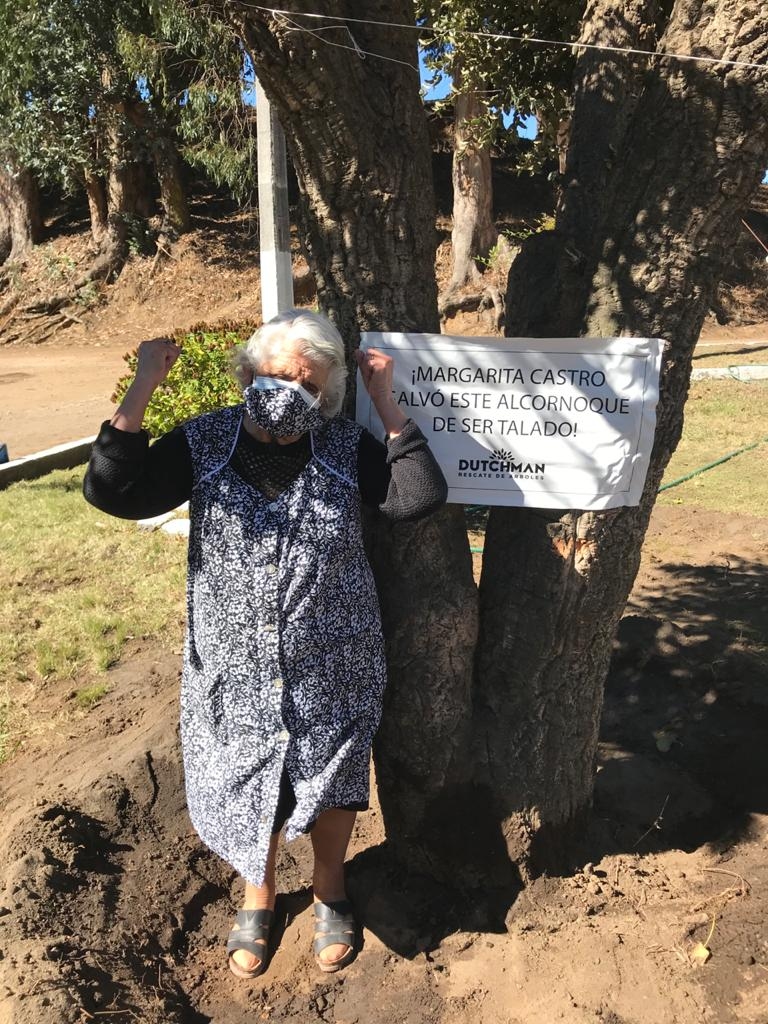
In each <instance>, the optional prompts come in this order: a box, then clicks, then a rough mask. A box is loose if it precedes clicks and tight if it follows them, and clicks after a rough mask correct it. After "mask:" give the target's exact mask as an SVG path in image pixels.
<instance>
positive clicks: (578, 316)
mask: <svg viewBox="0 0 768 1024" xmlns="http://www.w3.org/2000/svg"><path fill="white" fill-rule="evenodd" d="M303 6H305V5H304V4H303V3H302V4H300V5H299V7H303ZM221 9H222V10H224V9H225V10H226V16H227V17H228V18H230V19H231V20H232V22H233V24H234V25H235V27H236V29H237V31H238V33H239V35H240V38H242V39H243V40H244V41H245V43H246V45H247V47H248V49H249V50H250V51H251V52H252V55H253V59H254V64H255V67H256V72H257V75H258V76H259V78H260V80H261V82H262V84H263V86H264V89H265V91H266V92H267V93H268V95H269V98H270V101H271V102H272V103H273V104H274V105H275V107H276V109H277V110H278V111H279V116H280V118H281V121H282V123H283V127H284V128H285V129H286V136H287V139H288V141H289V145H290V148H291V155H292V158H293V161H294V164H295V167H296V171H297V175H298V179H299V184H300V189H301V193H302V200H303V208H304V218H305V233H306V247H307V250H308V252H309V255H310V257H311V260H312V268H313V271H314V273H315V275H316V277H317V283H318V297H319V301H320V304H321V306H322V308H323V309H325V310H326V311H327V312H328V313H329V315H330V316H331V318H332V319H333V320H334V321H335V322H336V323H337V325H338V326H339V328H340V330H341V332H342V334H343V336H344V337H345V339H346V341H347V344H348V346H349V349H350V352H351V349H352V348H353V347H354V346H355V345H356V344H357V337H358V330H359V329H360V328H362V329H367V330H376V329H391V330H416V331H436V330H437V326H438V324H437V310H436V297H435V283H434V263H433V260H434V232H433V225H434V220H433V216H434V211H433V206H432V197H431V194H430V185H429V182H430V173H429V155H430V154H429V149H428V143H427V136H426V126H425V124H424V117H423V111H422V109H421V105H420V101H419V98H418V75H417V72H416V70H415V68H414V69H413V70H412V69H410V68H408V67H406V66H405V65H407V64H412V65H415V64H416V54H415V49H414V45H413V37H412V36H411V35H410V34H409V33H406V32H402V31H399V30H395V29H391V30H390V29H387V28H386V27H385V26H383V25H382V24H379V25H376V26H371V25H366V24H361V23H360V22H359V21H350V22H349V26H348V30H349V31H350V32H351V33H352V34H353V36H354V39H355V40H356V42H357V43H358V44H359V46H360V48H361V49H364V50H368V51H371V52H372V53H375V54H379V55H381V57H387V58H390V60H380V59H375V58H373V57H369V58H366V60H361V59H360V58H359V57H358V56H357V54H356V53H355V52H354V51H353V50H345V49H342V48H340V47H330V46H327V45H325V42H324V41H325V40H334V33H336V34H337V35H338V41H339V42H343V43H344V44H345V45H348V44H349V36H348V35H347V34H346V33H347V27H346V26H344V25H343V23H341V22H340V21H339V19H343V18H344V17H345V15H349V17H350V18H355V19H359V18H362V19H369V20H370V21H377V22H379V23H381V22H387V21H388V22H395V23H397V22H404V23H409V24H410V23H413V10H412V8H411V6H410V4H408V3H407V2H406V0H400V2H397V3H395V4H391V3H389V4H384V3H383V2H382V0H366V2H365V3H362V4H361V3H359V2H358V3H354V4H353V3H352V2H351V0H345V2H341V3H334V4H331V3H330V2H329V0H324V2H323V0H315V2H313V4H312V5H311V9H312V10H313V11H315V12H317V11H320V12H322V11H323V10H326V11H328V12H329V18H330V20H329V23H327V24H326V23H324V22H319V23H318V22H315V21H313V26H314V28H322V29H323V32H322V34H320V33H318V34H317V35H313V36H310V35H307V34H306V33H300V32H296V31H293V30H292V28H291V27H290V26H286V24H285V22H284V21H283V20H282V19H281V18H270V17H268V16H267V15H265V14H260V13H258V12H257V11H256V10H255V9H254V8H253V7H252V6H248V5H245V4H243V5H240V4H238V3H236V2H233V3H228V4H226V5H223V4H222V5H221ZM664 9H665V10H667V9H668V5H665V8H664ZM657 21H658V23H660V24H664V23H666V29H665V32H664V35H663V38H662V39H661V40H660V46H659V48H660V49H664V50H668V51H673V52H678V53H679V52H684V53H685V52H688V53H706V54H709V55H715V56H716V55H719V54H727V55H728V57H729V58H730V59H736V60H745V61H754V62H758V63H765V61H766V58H768V37H767V35H766V32H765V30H764V28H763V25H762V21H761V12H760V6H759V0H740V2H737V0H712V2H710V3H708V4H706V5H702V4H700V3H698V4H697V3H692V2H690V0H676V3H675V4H674V6H673V9H672V13H671V14H670V15H669V16H666V15H664V16H662V15H661V14H660V13H659V12H658V11H657V9H656V6H655V4H654V3H652V2H651V0H631V2H630V3H622V4H619V3H618V2H616V0H611V2H608V0H593V2H592V3H590V5H589V8H588V10H587V13H586V16H585V19H584V23H583V30H582V40H583V41H584V42H599V43H607V44H609V45H613V46H634V47H640V48H646V49H653V46H654V38H653V33H654V31H655V25H656V24H657ZM395 62H400V63H395ZM767 95H768V89H766V83H765V74H764V73H759V72H756V71H748V70H744V69H736V68H727V69H723V68H713V67H711V66H699V65H693V64H689V63H682V62H677V61H675V60H672V59H669V58H655V59H654V60H652V61H651V60H647V59H644V58H636V59H633V58H630V59H627V58H626V57H620V56H619V55H617V54H615V53H614V54H611V55H610V58H609V59H606V60H602V59H600V58H599V57H595V56H594V55H593V53H592V51H587V52H586V53H585V54H584V55H583V56H582V57H581V58H580V60H579V62H578V66H577V71H576V84H575V97H574V114H573V123H572V130H571V141H570V149H569V154H568V161H567V167H566V174H565V182H564V188H563V193H562V197H561V201H560V204H559V209H558V215H557V222H556V230H555V231H554V232H550V233H544V234H539V235H535V236H533V237H532V238H531V239H530V240H529V241H528V243H527V244H526V246H525V247H524V249H523V251H522V252H521V254H520V256H519V257H518V259H517V260H516V261H515V264H514V265H513V267H512V270H511V272H510V278H509V288H508V318H507V333H508V334H510V335H520V336H525V335H533V336H539V337H558V336H566V337H567V336H578V335H580V334H585V333H589V334H592V335H598V336H600V335H604V336H607V335H615V334H622V333H623V334H627V335H630V334H632V335H642V336H659V337H663V338H667V339H669V341H670V347H669V350H668V352H667V354H666V358H665V363H664V369H663V380H662V397H661V402H660V406H659V410H658V430H657V434H656V440H655V444H654V449H653V453H652V461H651V469H650V472H649V476H648V482H647V486H646V489H645V494H644V497H643V500H642V502H641V504H640V506H639V507H637V508H624V509H619V510H616V511H611V512H604V513H589V514H583V513H580V512H579V511H578V510H573V511H567V512H564V513H562V514H560V513H558V512H543V511H536V510H512V509H503V508H494V509H493V510H492V511H491V513H490V519H489V525H488V531H487V536H486V545H485V558H484V563H483V574H482V580H481V585H480V613H481V619H480V635H479V642H478V644H477V655H476V661H475V664H474V672H473V664H472V660H473V656H474V651H475V637H476V633H477V629H478V618H477V612H478V609H477V606H476V591H475V588H474V585H473V582H472V579H471V575H470V557H469V552H468V548H467V542H466V533H465V526H464V522H463V517H462V515H461V512H460V510H459V509H457V508H455V507H454V508H452V507H449V508H447V509H446V510H444V512H442V513H440V514H439V515H437V516H435V517H433V518H431V519H430V520H429V521H428V522H426V523H423V524H420V525H416V526H410V525H407V524H400V525H396V526H387V525H384V524H382V523H380V522H375V523H374V524H373V525H372V527H371V531H370V532H371V534H372V538H371V541H372V559H373V563H374V566H375V568H376V572H377V582H378V585H379V593H380V598H381V605H382V613H383V617H384V622H385V632H386V635H387V639H388V659H389V688H388V692H387V704H386V709H385V716H384V721H383V724H382V727H381V731H380V733H379V736H378V739H377V743H376V750H375V754H376V763H377V774H378V780H379V790H380V797H381V802H382V808H383V811H384V818H385V825H386V829H387V837H388V841H389V843H390V846H391V847H392V848H393V849H394V851H395V852H396V854H397V855H399V856H400V857H402V858H403V859H404V860H407V861H408V863H409V864H410V866H411V867H413V868H415V869H417V870H418V869H421V870H426V871H428V872H430V873H432V874H434V875H436V876H438V877H442V878H444V879H453V880H456V879H457V878H458V880H460V881H461V880H466V881H472V880H473V879H475V878H477V876H478V874H480V875H481V876H482V878H483V880H484V883H485V884H486V885H489V884H493V883H499V884H506V883H508V882H509V881H510V880H511V878H512V876H513V874H514V872H513V870H512V866H513V865H517V867H518V869H519V871H520V872H521V874H522V875H523V877H528V876H529V875H530V874H532V873H534V872H536V871H537V870H540V869H541V868H543V867H548V866H552V864H553V863H554V864H557V862H558V861H560V862H562V861H564V860H565V861H567V857H568V854H569V840H570V839H571V838H572V836H573V835H574V832H575V831H577V830H578V829H579V828H580V826H581V824H582V822H583V821H584V818H585V816H586V814H587V812H588V810H589V805H590V800H591V794H592V786H593V779H594V756H595V750H596V742H597V727H598V722H599V716H600V708H601V703H602V687H603V681H604V678H605V673H606V668H607V665H608V658H609V655H610V648H611V642H612V638H613V635H614V632H615V629H616V624H617V622H618V619H619V616H620V615H621V612H622V609H623V607H624V604H625V601H626V598H627V594H628V592H629V589H630V587H631V584H632V581H633V579H634V576H635V573H636V571H637V566H638V561H639V554H640V546H641V543H642V539H643V536H644V533H645V530H646V526H647V522H648V517H649V515H650V511H651V508H652V506H653V502H654V499H655V492H656V489H657V487H658V483H659V480H660V478H661V475H662V472H663V469H664V466H665V465H666V463H667V461H668V459H669V456H670V454H671V452H672V450H673V449H674V447H675V445H676V444H677V441H678V439H679V436H680V430H681V424H682V408H683V403H684V399H685V394H686V389H687V381H688V376H689V369H690V360H691V351H692V348H693V345H694V344H695V341H696V338H697V335H698V331H699V328H700V325H701V322H702V319H703V316H704V314H705V311H706V308H707V304H708V299H709V296H710V295H711V292H712V288H713V284H714V281H715V280H716V278H717V275H718V274H719V272H720V269H721V268H722V266H723V264H724V261H725V260H726V259H727V253H728V246H729V245H730V244H731V241H732V238H733V234H734V232H735V230H736V227H735V226H736V224H737V223H738V218H737V213H738V211H739V210H740V209H742V208H743V207H744V206H745V205H746V202H747V199H748V197H749V195H750V193H751V191H752V190H753V189H754V188H756V187H757V184H758V182H759V179H760V176H761V174H762V171H763V168H764V167H765V166H766V161H767V160H768V139H766V131H765V124H766V115H767V114H768V100H767Z"/></svg>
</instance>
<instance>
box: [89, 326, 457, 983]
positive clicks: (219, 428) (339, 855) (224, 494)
mask: <svg viewBox="0 0 768 1024" xmlns="http://www.w3.org/2000/svg"><path fill="white" fill-rule="evenodd" d="M179 351H180V350H179V348H177V347H176V346H175V345H174V344H173V343H172V342H171V341H169V340H168V339H156V340H153V341H148V342H144V343H143V344H142V345H141V346H140V348H139V356H138V366H137V370H136V376H135V379H134V381H133V383H132V384H131V386H130V388H129V390H128V392H127V393H126V395H125V398H124V400H123V402H122V404H121V406H120V408H119V409H118V410H117V412H116V413H115V415H114V416H113V418H112V421H111V423H109V424H107V423H105V424H104V425H103V427H102V429H101V432H100V434H99V436H98V438H97V439H96V442H95V444H94V447H93V454H92V456H91V462H90V465H89V467H88V472H87V474H86V478H85V484H84V491H85V496H86V498H87V499H88V501H90V502H91V503H92V504H93V505H95V506H96V507H97V508H99V509H101V510H103V511H104V512H108V513H110V514H112V515H117V516H122V517H124V518H128V519H130V518H142V517H145V516H151V515H156V514H159V513H161V512H163V511H166V510H168V509H172V508H175V507H176V506H177V505H179V504H181V503H182V502H183V501H186V500H187V499H188V500H189V502H190V520H191V524H190V539H189V569H188V628H187V637H186V643H185V652H184V671H183V677H182V691H181V737H182V746H183V753H184V769H185V776H186V789H187V800H188V804H189V812H190V816H191V818H192V822H193V824H194V825H195V828H196V829H197V831H198V833H199V834H200V837H201V838H202V840H203V842H205V843H206V844H207V845H208V846H209V847H210V848H211V849H212V850H214V851H215V852H216V853H217V854H219V855H220V856H221V857H223V858H224V859H225V860H227V861H228V862H229V863H230V864H231V865H232V866H233V867H234V868H235V869H236V870H237V871H238V872H239V873H240V874H241V875H242V876H243V877H244V879H245V900H244V904H243V909H242V910H241V911H239V912H238V914H237V919H236V923H235V926H234V927H233V929H232V931H231V932H230V935H229V940H228V942H227V951H228V954H229V965H230V969H231V970H232V971H233V973H234V974H236V975H237V976H238V977H249V978H250V977H255V976H256V975H258V974H260V973H262V971H263V970H264V968H265V966H266V961H267V943H268V939H269V929H270V926H271V923H272V917H273V910H274V903H275V891H276V890H275V855H276V849H277V841H278V837H279V834H280V832H281V831H282V829H283V827H285V828H286V837H287V839H289V840H290V839H293V838H295V837H296V836H298V835H299V834H300V833H303V832H309V834H310V837H311V841H312V847H313V852H314V874H313V890H314V901H315V902H314V914H315V941H314V951H315V958H316V962H317V964H318V966H319V968H320V969H321V970H323V971H326V972H330V971H336V970H339V969H340V968H341V967H344V966H346V965H347V964H348V963H349V962H350V961H351V960H352V959H353V957H354V955H355V941H356V926H355V921H354V917H353V915H352V908H351V906H350V904H349V903H348V902H347V899H346V894H345V886H344V858H345V855H346V851H347V846H348V843H349V839H350V836H351V833H352V828H353V825H354V821H355V814H356V812H357V811H359V810H364V809H366V808H367V806H368V777H369V759H370V748H371V741H372V738H373V735H374V733H375V731H376V728H377V726H378V723H379V717H380V714H381V701H382V691H383V688H384V681H385V664H384V654H383V642H382V634H381V623H380V617H379V607H378V602H377V598H376V591H375V589H374V583H373V577H372V574H371V570H370V567H369V564H368V561H367V559H366V556H365V552H364V549H363V539H362V532H361V520H360V505H361V502H362V503H363V504H365V505H368V506H371V507H378V508H379V509H380V510H381V511H382V512H383V513H384V514H385V515H387V516H389V517H391V518H394V519H416V518H419V517H421V516H426V515H428V514H429V513H431V512H433V511H434V510H435V509H436V508H438V507H439V506H440V505H441V504H442V503H443V502H444V501H445V497H446V487H445V481H444V479H443V476H442V474H441V472H440V469H439V468H438V466H437V464H436V462H435V460H434V458H433V456H432V454H431V453H430V451H429V448H428V447H427V442H426V440H425V438H424V436H423V435H422V433H421V432H420V431H419V429H418V427H417V426H416V425H415V424H414V423H413V421H412V420H409V419H407V418H406V416H405V415H404V414H403V412H402V411H401V410H400V409H399V408H398V406H397V405H396V404H395V402H394V400H393V397H392V360H391V359H390V358H389V357H387V356H385V355H384V354H383V353H381V352H377V351H376V350H373V349H372V350H370V351H368V352H367V353H365V354H363V353H360V352H358V353H357V361H358V366H359V368H360V371H361V375H362V379H363V383H364V384H365V387H366V388H367V390H368V393H369V394H370V396H371V399H372V401H373V403H374V405H375V407H376V410H377V412H378V414H379V416H380V418H381V421H382V423H383V425H384V428H385V430H386V432H387V441H386V445H384V444H382V443H380V442H379V441H377V440H376V439H375V438H374V437H372V436H371V435H370V434H369V433H368V432H366V431H365V430H363V429H362V427H360V426H358V425H357V424H356V423H353V422H351V421H350V420H347V419H344V418H342V417H341V416H340V415H339V412H340V409H341V405H342V401H343V398H344V391H345V379H346V375H347V370H346V364H345V356H344V345H343V343H342V340H341V337H340V336H339V334H338V332H337V331H336V329H335V328H334V327H333V326H332V324H331V323H330V322H329V321H328V320H326V319H325V318H324V317H322V316H320V315H318V314H315V313H309V312H305V311H300V310H291V311H289V312H287V313H283V314H281V315H280V316H278V317H276V318H275V319H274V320H272V321H270V323H268V324H265V325H264V326H263V327H261V328H260V329H259V330H258V331H256V333H255V334H254V335H253V337H252V338H251V339H250V341H249V342H248V345H247V347H246V348H245V349H244V350H241V351H239V352H238V355H237V373H238V377H239V380H240V383H241V384H242V385H243V388H244V390H243V404H241V405H238V406H235V407H232V408H226V409H222V410H220V411H218V412H214V413H210V414H208V415H205V416H200V417H199V418H197V419H194V420H192V421H190V422H189V423H186V424H185V425H184V426H182V427H178V428H176V429H175V430H173V431H171V432H170V433H169V434H166V435H165V436H164V437H161V438H160V439H159V440H158V441H157V442H156V443H155V444H153V445H151V446H150V445H149V443H148V438H147V435H146V433H145V432H143V431H142V429H141V425H142V420H143V416H144V412H145V410H146V407H147V404H148V403H149V400H150V398H151V397H152V393H153V392H154V390H155V388H156V387H157V386H158V385H159V384H160V383H161V382H162V381H163V380H164V379H165V377H166V376H167V374H168V371H169V370H170V368H171V366H172V365H173V363H174V362H175V360H176V359H177V357H178V355H179Z"/></svg>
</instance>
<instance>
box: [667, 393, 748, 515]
mask: <svg viewBox="0 0 768 1024" xmlns="http://www.w3.org/2000/svg"><path fill="white" fill-rule="evenodd" d="M767 406H768V381H754V382H752V383H751V384H742V383H740V382H738V381H727V380H726V381H697V382H696V383H694V384H691V390H690V394H689V396H688V402H687V403H686V406H685V426H684V428H683V437H682V440H681V442H680V444H679V446H678V448H677V451H676V452H675V454H674V455H673V456H672V460H671V462H670V464H669V466H668V467H667V472H666V473H665V475H664V480H663V481H662V485H663V484H666V483H669V482H671V481H672V480H675V479H677V478H679V477H681V476H685V475H686V474H687V473H690V472H692V471H693V470H695V469H698V468H699V467H700V466H704V465H706V464H707V463H709V462H714V461H715V460H716V459H719V458H720V457H721V456H723V455H726V454H727V453H728V452H731V451H734V450H735V449H737V448H741V447H743V446H744V445H747V444H751V443H752V442H753V441H759V440H760V439H761V438H764V437H766V436H768V415H767V414H766V407H767ZM658 500H659V503H660V504H662V505H680V504H684V505H697V506H699V507H701V508H707V509H713V510H715V511H719V512H741V513H746V514H748V515H753V516H765V515H768V443H764V444H761V445H759V446H758V447H757V448H754V449H753V450H752V451H748V452H744V453H743V454H742V455H737V456H736V457H735V458H733V459H730V460H729V461H728V462H724V463H723V464H722V465H721V466H716V467H715V468H714V469H710V470H708V471H707V472H705V473H702V474H700V475H699V476H696V477H694V478H693V479H692V480H689V481H688V482H687V483H684V484H681V485H680V486H679V487H673V488H671V489H670V490H667V491H662V492H661V494H660V495H659V499H658Z"/></svg>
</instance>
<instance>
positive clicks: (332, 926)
mask: <svg viewBox="0 0 768 1024" xmlns="http://www.w3.org/2000/svg"><path fill="white" fill-rule="evenodd" d="M314 913H315V938H314V941H313V943H312V950H313V952H314V954H315V963H316V964H317V966H318V967H319V968H320V970H321V971H323V972H324V973H325V974H333V973H334V972H335V971H340V970H341V969H342V967H346V966H347V964H350V963H352V961H353V960H354V959H355V956H356V954H357V925H356V923H355V915H354V912H353V910H352V904H351V903H350V902H349V900H337V901H336V902H335V903H315V904H314ZM334 945H340V946H348V947H349V949H348V950H347V952H346V953H344V954H343V956H340V957H339V958H338V960H330V961H326V960H322V959H321V958H320V954H321V953H322V951H323V950H324V949H327V947H328V946H334Z"/></svg>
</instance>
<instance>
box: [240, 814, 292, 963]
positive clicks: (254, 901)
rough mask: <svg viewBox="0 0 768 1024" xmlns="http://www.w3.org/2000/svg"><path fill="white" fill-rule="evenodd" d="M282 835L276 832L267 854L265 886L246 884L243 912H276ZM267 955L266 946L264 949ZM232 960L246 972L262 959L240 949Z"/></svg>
mask: <svg viewBox="0 0 768 1024" xmlns="http://www.w3.org/2000/svg"><path fill="white" fill-rule="evenodd" d="M279 839H280V833H279V832H276V833H275V834H274V835H273V836H272V839H271V841H270V844H269V853H268V854H267V867H266V873H265V875H264V884H263V885H251V883H250V882H246V883H245V898H244V899H243V910H274V909H275V894H276V888H275V860H276V858H277V844H278V841H279ZM264 952H265V954H266V946H265V948H264ZM232 959H233V960H234V961H235V963H236V964H237V965H238V967H242V968H243V969H244V970H246V971H252V970H255V968H256V967H258V965H259V963H260V962H261V959H260V958H259V957H257V956H254V955H253V953H249V952H248V950H247V949H238V950H235V952H234V953H233V954H232Z"/></svg>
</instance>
